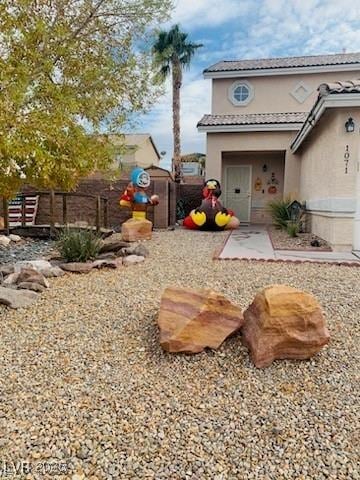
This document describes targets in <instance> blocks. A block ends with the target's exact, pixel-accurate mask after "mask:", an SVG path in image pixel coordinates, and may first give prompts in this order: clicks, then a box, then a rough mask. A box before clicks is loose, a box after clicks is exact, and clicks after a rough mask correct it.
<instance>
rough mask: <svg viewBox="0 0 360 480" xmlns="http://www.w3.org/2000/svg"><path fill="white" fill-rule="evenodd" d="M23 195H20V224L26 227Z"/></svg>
mask: <svg viewBox="0 0 360 480" xmlns="http://www.w3.org/2000/svg"><path fill="white" fill-rule="evenodd" d="M25 200H26V199H25V195H24V194H22V195H21V226H22V227H26V209H25Z"/></svg>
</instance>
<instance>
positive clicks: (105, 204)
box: [104, 198, 108, 228]
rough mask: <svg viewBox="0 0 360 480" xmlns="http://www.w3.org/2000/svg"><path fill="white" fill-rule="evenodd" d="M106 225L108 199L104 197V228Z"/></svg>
mask: <svg viewBox="0 0 360 480" xmlns="http://www.w3.org/2000/svg"><path fill="white" fill-rule="evenodd" d="M107 226H108V199H107V198H104V228H107Z"/></svg>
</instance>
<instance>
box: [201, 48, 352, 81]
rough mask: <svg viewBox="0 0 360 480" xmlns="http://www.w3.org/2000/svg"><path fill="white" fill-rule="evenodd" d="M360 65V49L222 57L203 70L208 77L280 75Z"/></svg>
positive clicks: (348, 68) (338, 69)
mask: <svg viewBox="0 0 360 480" xmlns="http://www.w3.org/2000/svg"><path fill="white" fill-rule="evenodd" d="M357 69H360V52H357V53H337V54H332V55H311V56H302V57H277V58H260V59H253V60H247V59H244V60H223V61H221V62H218V63H215V64H214V65H211V66H210V67H208V68H206V69H205V70H204V77H205V78H216V77H218V78H222V77H231V76H246V75H251V76H257V75H265V74H269V75H281V74H289V73H299V72H301V71H304V72H305V71H306V72H321V71H343V70H357ZM235 74H236V75H235Z"/></svg>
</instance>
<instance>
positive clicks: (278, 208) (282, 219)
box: [268, 198, 291, 230]
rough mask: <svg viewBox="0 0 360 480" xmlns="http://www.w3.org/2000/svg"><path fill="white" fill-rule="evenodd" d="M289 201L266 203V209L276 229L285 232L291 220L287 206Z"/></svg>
mask: <svg viewBox="0 0 360 480" xmlns="http://www.w3.org/2000/svg"><path fill="white" fill-rule="evenodd" d="M289 204H290V200H289V199H288V198H285V199H278V200H272V201H271V202H269V203H268V209H269V212H270V215H271V218H272V221H273V224H274V225H275V227H276V228H279V229H283V230H285V229H286V228H287V225H288V222H289V221H290V220H291V218H290V212H289V210H288V206H289Z"/></svg>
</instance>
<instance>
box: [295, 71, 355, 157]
mask: <svg viewBox="0 0 360 480" xmlns="http://www.w3.org/2000/svg"><path fill="white" fill-rule="evenodd" d="M318 92H319V94H318V97H317V100H316V102H315V104H314V106H313V107H312V109H311V111H310V113H309V114H308V115H307V118H306V120H305V122H304V124H303V126H302V127H301V129H300V131H299V132H298V134H297V135H296V137H295V139H294V141H293V142H292V144H291V146H290V147H291V150H292V152H293V153H295V152H296V151H297V150H298V149H299V147H300V146H301V144H302V143H303V141H304V140H305V138H306V137H307V136H308V135H309V133H310V132H311V130H312V129H313V128H314V126H315V124H316V123H317V122H318V121H319V119H320V117H321V116H322V114H323V113H324V111H325V110H326V109H327V108H336V107H351V106H360V79H359V78H358V79H354V80H348V81H338V82H327V83H322V84H321V85H320V86H319V88H318Z"/></svg>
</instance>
